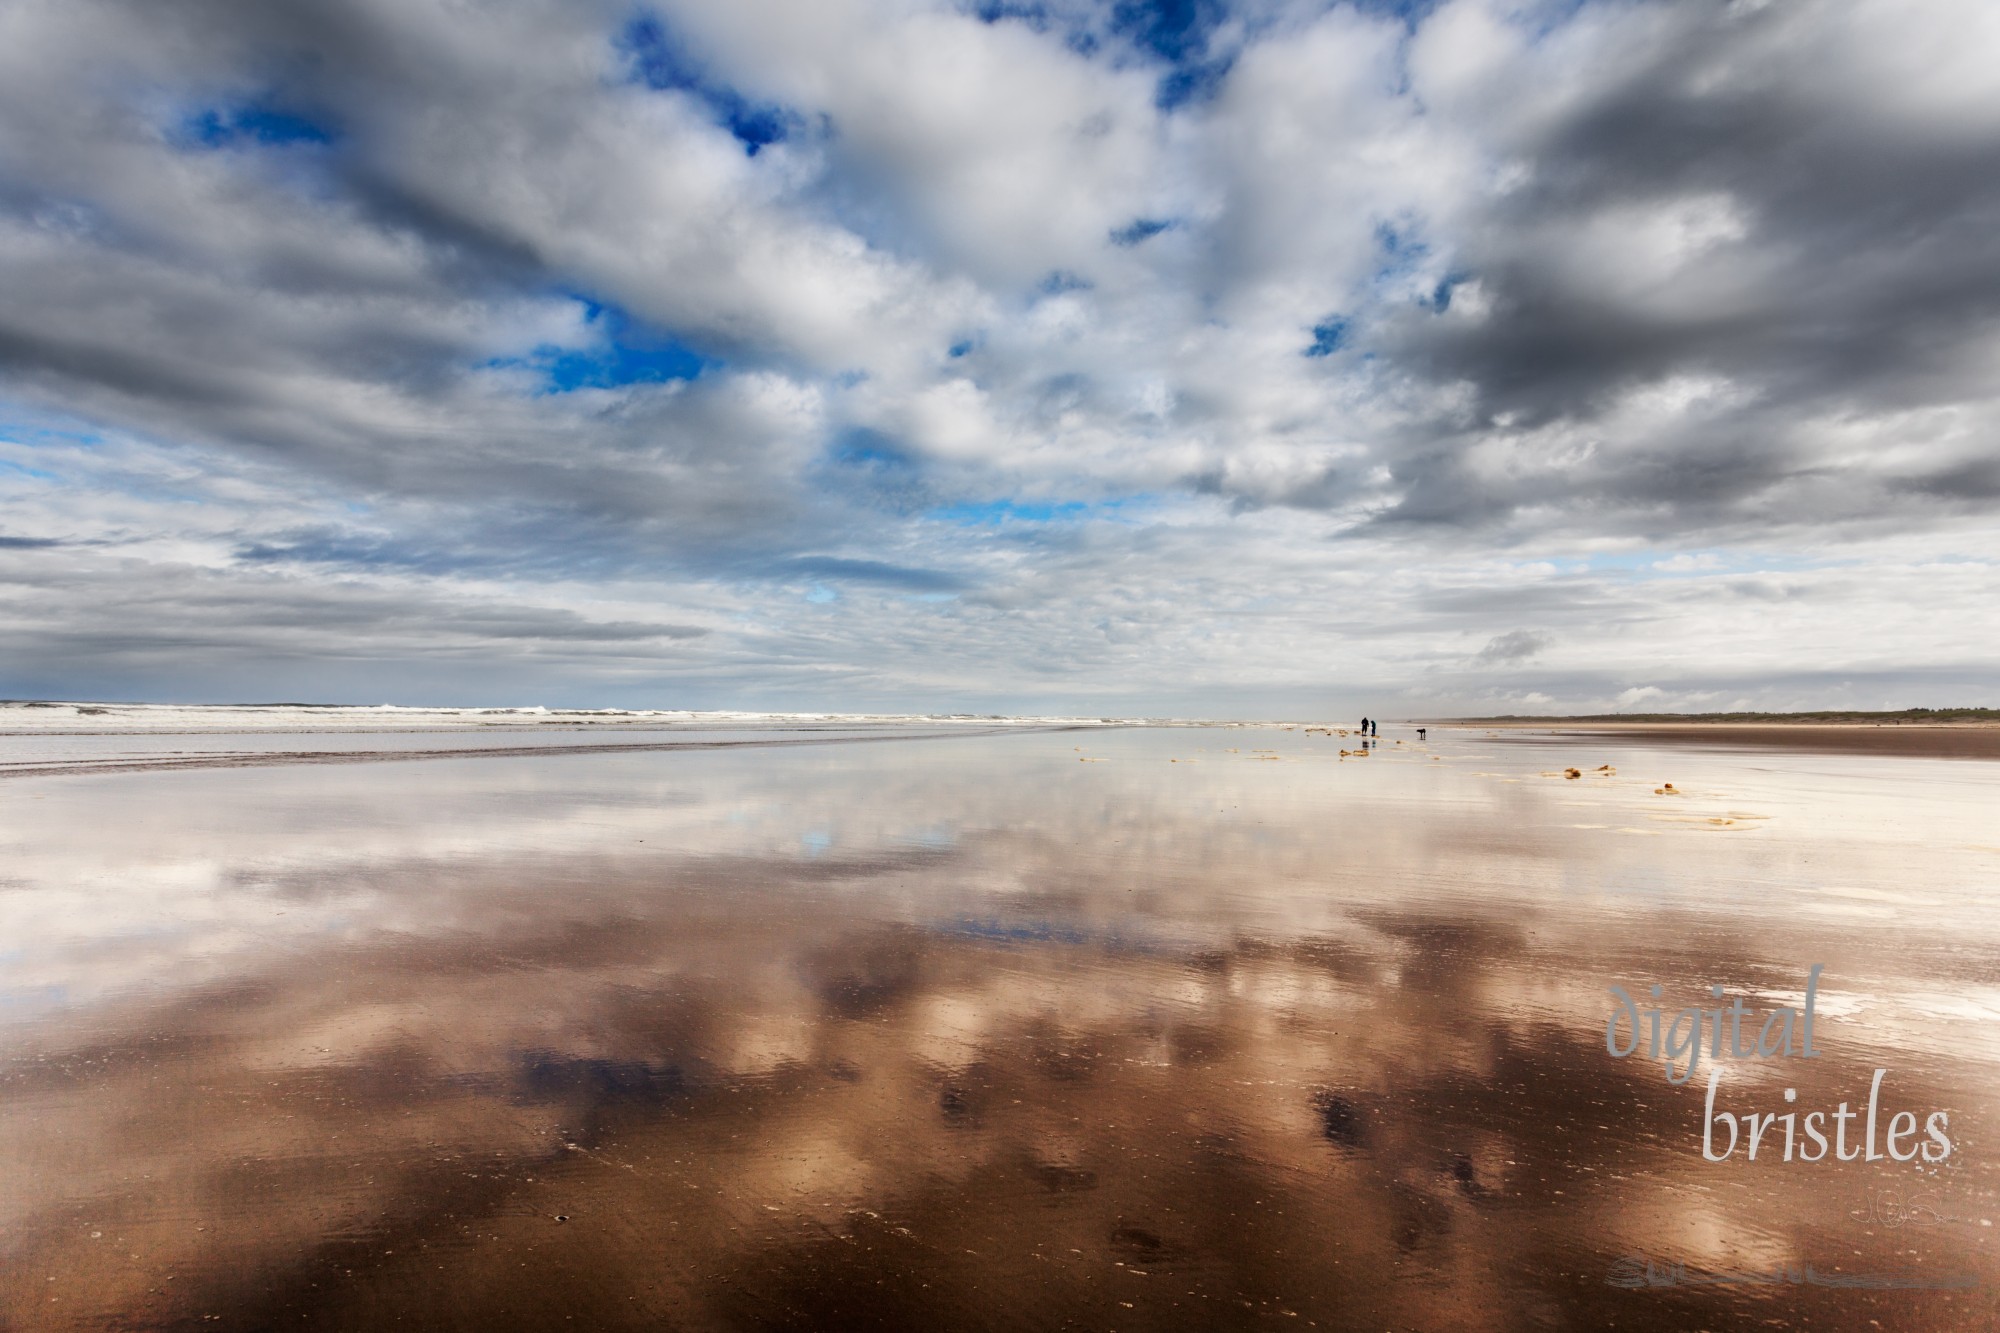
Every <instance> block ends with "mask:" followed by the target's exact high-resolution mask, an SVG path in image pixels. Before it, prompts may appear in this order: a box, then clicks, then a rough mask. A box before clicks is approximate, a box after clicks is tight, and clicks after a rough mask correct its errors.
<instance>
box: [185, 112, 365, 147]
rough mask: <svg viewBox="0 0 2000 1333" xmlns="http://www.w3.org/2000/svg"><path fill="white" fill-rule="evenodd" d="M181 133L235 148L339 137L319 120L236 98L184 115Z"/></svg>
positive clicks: (320, 142) (202, 142)
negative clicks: (236, 100) (222, 104)
mask: <svg viewBox="0 0 2000 1333" xmlns="http://www.w3.org/2000/svg"><path fill="white" fill-rule="evenodd" d="M182 133H183V135H184V137H185V138H187V139H188V140H190V141H191V142H193V143H196V144H199V145H201V146H202V147H204V148H236V147H241V146H244V145H248V144H257V145H262V146H264V147H288V146H292V145H297V144H306V145H311V146H319V147H323V146H325V145H327V144H331V143H333V142H334V141H335V140H336V139H337V138H338V137H339V136H338V135H337V134H336V133H335V132H334V131H333V130H332V129H331V128H329V127H328V126H325V125H322V124H320V123H319V122H318V121H315V120H312V119H310V118H308V117H306V116H303V115H301V114H299V113H298V112H296V111H287V110H285V109H283V108H281V107H278V106H275V105H272V104H270V103H266V102H239V103H236V104H234V105H226V106H214V107H207V108H204V109H203V110H201V111H197V112H195V113H194V114H193V115H191V116H189V117H188V118H187V120H186V122H185V123H184V125H183V126H182Z"/></svg>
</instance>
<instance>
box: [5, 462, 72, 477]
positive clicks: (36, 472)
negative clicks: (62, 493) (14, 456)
mask: <svg viewBox="0 0 2000 1333" xmlns="http://www.w3.org/2000/svg"><path fill="white" fill-rule="evenodd" d="M0 472H8V473H12V474H14V475H15V476H21V477H33V478H34V479H35V480H36V481H61V480H62V478H61V477H60V476H58V475H57V474H56V473H53V472H50V471H48V470H47V469H46V468H39V467H29V466H28V465H27V464H26V463H15V462H12V461H10V460H8V459H5V458H0Z"/></svg>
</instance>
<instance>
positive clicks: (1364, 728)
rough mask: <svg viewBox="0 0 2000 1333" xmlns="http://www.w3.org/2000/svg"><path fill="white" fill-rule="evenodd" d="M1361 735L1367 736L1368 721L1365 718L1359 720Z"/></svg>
mask: <svg viewBox="0 0 2000 1333" xmlns="http://www.w3.org/2000/svg"><path fill="white" fill-rule="evenodd" d="M1361 734H1362V735H1364V736H1366V735H1367V734H1368V719H1367V718H1365V717H1364V718H1362V719H1361Z"/></svg>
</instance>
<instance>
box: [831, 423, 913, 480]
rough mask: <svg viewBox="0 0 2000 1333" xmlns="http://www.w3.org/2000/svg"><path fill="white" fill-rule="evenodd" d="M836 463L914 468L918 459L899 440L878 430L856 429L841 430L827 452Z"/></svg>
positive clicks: (863, 466) (866, 466)
mask: <svg viewBox="0 0 2000 1333" xmlns="http://www.w3.org/2000/svg"><path fill="white" fill-rule="evenodd" d="M828 452H829V453H830V455H831V456H832V458H833V461H834V462H836V463H842V464H845V465H846V466H848V467H858V468H869V469H877V468H913V467H914V466H915V465H916V460H915V459H914V458H913V457H912V456H911V454H910V451H909V450H907V449H905V448H904V447H903V446H902V445H901V444H899V443H898V442H897V441H895V440H893V439H890V438H889V437H888V436H887V435H884V434H882V432H880V431H877V430H870V429H868V428H867V427H866V426H856V427H854V428H852V429H850V430H844V431H842V432H841V433H840V434H839V435H838V436H837V437H836V438H835V439H834V441H833V447H832V448H831V449H830V450H829V451H828Z"/></svg>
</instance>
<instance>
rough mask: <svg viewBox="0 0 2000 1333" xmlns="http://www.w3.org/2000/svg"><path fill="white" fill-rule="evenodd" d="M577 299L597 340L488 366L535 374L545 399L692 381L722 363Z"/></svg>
mask: <svg viewBox="0 0 2000 1333" xmlns="http://www.w3.org/2000/svg"><path fill="white" fill-rule="evenodd" d="M577 300H578V301H580V302H581V303H582V305H583V307H584V323H585V325H586V326H588V327H589V328H590V329H591V330H592V331H593V332H595V333H596V334H597V339H596V341H594V342H592V343H591V344H589V345H588V346H584V347H562V346H558V345H555V344H547V343H545V344H543V345H541V346H539V347H537V348H535V349H534V350H533V351H532V352H530V353H529V354H528V355H527V356H524V357H502V358H499V359H497V360H494V361H489V362H488V363H487V366H488V367H489V368H493V369H520V368H526V369H530V370H534V371H536V372H538V373H540V374H541V376H542V377H543V387H542V389H541V392H542V393H543V394H559V393H574V392H575V391H576V390H578V389H622V388H625V387H628V386H630V385H635V384H665V383H668V382H670V381H673V380H692V379H697V378H699V377H700V376H701V375H702V374H703V373H704V372H705V371H708V370H711V369H714V368H715V367H717V366H719V365H720V364H721V362H719V361H716V360H714V359H712V358H710V357H706V356H704V355H702V354H701V353H700V352H697V351H695V350H694V349H693V348H692V347H689V346H688V345H687V344H686V343H684V342H682V341H681V340H680V339H679V338H677V337H675V336H674V335H672V334H670V333H666V332H664V331H662V330H659V329H655V328H652V327H650V326H648V325H646V324H645V323H643V322H642V321H640V320H636V319H634V318H633V317H632V316H631V315H630V314H628V313H626V312H625V311H624V310H622V309H620V308H619V307H617V306H613V305H605V304H602V303H600V302H596V301H591V300H588V299H587V298H583V297H578V298H577Z"/></svg>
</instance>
